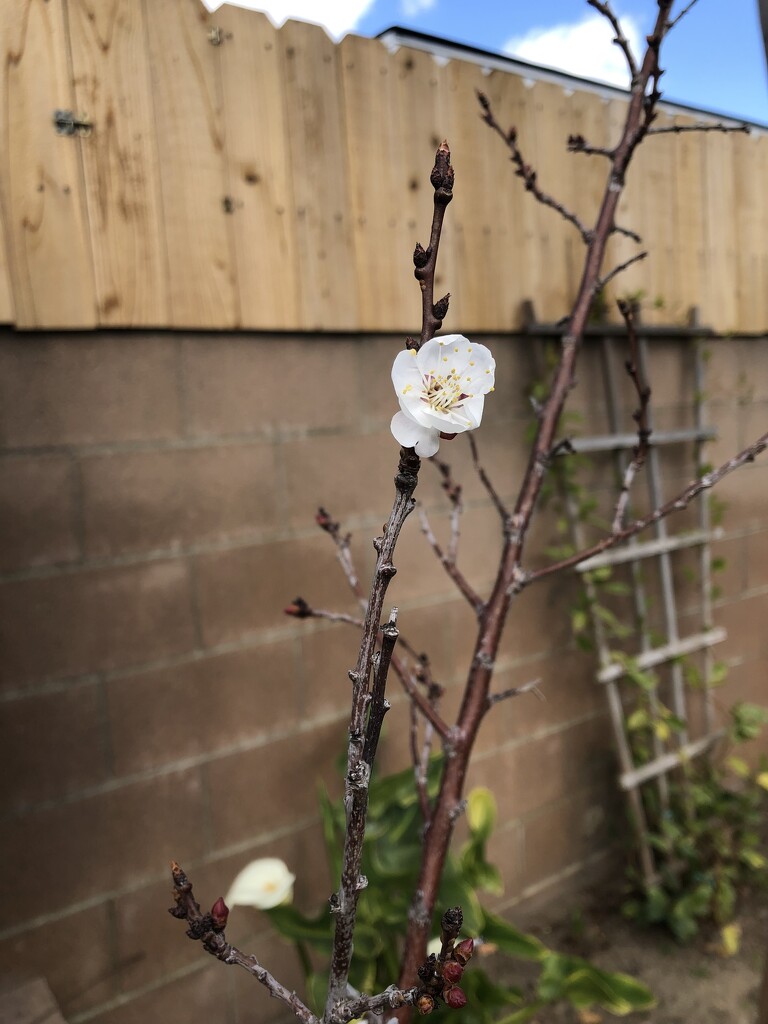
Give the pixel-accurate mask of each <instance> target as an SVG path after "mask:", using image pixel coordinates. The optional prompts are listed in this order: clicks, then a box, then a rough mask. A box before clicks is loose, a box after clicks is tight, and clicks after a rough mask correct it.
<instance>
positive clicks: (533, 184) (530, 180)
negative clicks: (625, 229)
mask: <svg viewBox="0 0 768 1024" xmlns="http://www.w3.org/2000/svg"><path fill="white" fill-rule="evenodd" d="M477 98H478V100H479V101H480V106H481V107H482V108H483V113H482V114H481V115H480V116H481V117H482V119H483V120H484V121H485V123H486V124H487V125H488V126H489V127H490V128H492V129H493V130H494V131H495V132H496V134H497V135H498V136H499V137H500V138H501V139H503V140H504V144H505V145H506V147H507V149H508V150H509V153H510V156H509V159H510V160H511V161H512V163H513V164H514V165H515V167H516V168H517V169H516V171H515V174H516V175H517V177H518V178H522V179H523V183H524V185H525V190H526V192H530V193H531V194H532V195H533V196H534V197H535V198H536V199H537V200H538V201H539V202H540V203H541V204H542V205H543V206H548V207H550V209H552V210H555V211H556V212H557V213H559V214H560V216H561V217H562V218H563V219H564V220H567V221H568V223H569V224H573V226H574V227H575V228H576V230H577V231H578V232H579V234H580V235H581V240H582V242H584V244H585V245H589V243H590V240H591V237H592V232H591V231H590V230H589V229H588V228H587V226H586V225H585V224H584V222H583V221H581V220H580V219H579V217H577V216H576V214H575V213H573V211H572V210H569V209H568V208H567V207H566V206H563V204H562V203H560V202H558V201H557V200H556V199H555V198H554V197H553V196H550V195H548V194H547V193H546V192H543V191H542V190H541V189H540V188H539V184H538V180H537V175H536V171H535V170H534V169H533V168H532V167H531V165H530V164H527V163H526V162H525V160H524V159H523V155H522V153H521V152H520V148H519V146H518V145H517V129H516V128H510V129H509V131H508V132H505V131H504V129H503V128H502V127H501V125H500V124H499V122H498V121H497V120H496V118H495V117H494V116H493V111H492V110H491V105H490V103H489V102H488V97H487V96H486V95H485V93H482V92H478V93H477Z"/></svg>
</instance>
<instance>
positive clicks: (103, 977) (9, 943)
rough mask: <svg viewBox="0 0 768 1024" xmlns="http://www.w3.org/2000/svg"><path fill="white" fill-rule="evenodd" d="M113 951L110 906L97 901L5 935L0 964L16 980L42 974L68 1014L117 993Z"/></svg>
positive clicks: (103, 1000) (72, 1013) (79, 1010)
mask: <svg viewBox="0 0 768 1024" xmlns="http://www.w3.org/2000/svg"><path fill="white" fill-rule="evenodd" d="M17 923H18V922H17ZM111 949H112V935H111V926H110V915H109V906H108V904H107V903H101V904H99V906H96V907H90V908H89V909H88V910H81V911H78V912H75V913H73V914H68V915H67V916H66V917H62V918H58V919H57V920H55V921H47V922H46V923H45V924H43V925H40V926H39V927H37V928H31V929H29V930H28V931H24V932H21V933H20V934H17V935H14V936H13V938H9V939H4V940H3V941H2V942H0V962H2V964H3V971H4V974H6V975H8V974H11V975H13V977H14V978H18V979H22V978H27V977H28V978H34V977H43V978H45V979H46V981H47V982H48V985H49V986H50V988H51V991H52V992H53V994H54V997H55V998H56V1002H57V1003H58V1004H59V1006H60V1008H61V1012H62V1014H64V1015H65V1016H66V1017H71V1016H72V1015H74V1014H76V1013H81V1012H83V1011H85V1010H89V1009H91V1008H92V1007H94V1006H98V1005H99V1004H100V1003H103V1002H106V1001H107V1000H108V999H110V998H111V997H112V996H113V995H114V994H115V993H116V987H115V974H114V967H113V963H112V952H111Z"/></svg>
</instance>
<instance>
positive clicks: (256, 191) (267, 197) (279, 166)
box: [215, 4, 300, 329]
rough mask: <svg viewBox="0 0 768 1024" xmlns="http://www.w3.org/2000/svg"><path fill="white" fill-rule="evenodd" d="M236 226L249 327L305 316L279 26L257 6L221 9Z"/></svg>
mask: <svg viewBox="0 0 768 1024" xmlns="http://www.w3.org/2000/svg"><path fill="white" fill-rule="evenodd" d="M215 22H216V25H217V26H218V28H219V29H220V31H221V33H222V42H221V45H220V47H219V52H220V55H221V80H222V94H223V101H224V102H223V115H224V124H225V129H226V153H227V158H228V164H229V169H230V170H229V173H230V191H231V194H232V198H233V200H234V211H233V216H232V218H231V227H232V231H233V235H234V246H235V257H236V260H237V277H238V281H239V282H240V316H241V324H242V326H243V327H249V328H260V329H285V328H290V327H294V326H295V325H296V324H297V323H298V322H299V319H300V316H299V293H298V287H299V282H298V269H297V254H296V224H295V215H294V206H293V194H292V192H291V188H290V152H289V146H288V126H287V111H286V107H285V95H284V88H283V75H282V67H281V60H280V47H279V40H278V33H277V29H276V28H275V27H274V26H273V25H272V22H271V21H270V20H269V19H268V18H265V17H263V16H262V15H260V14H257V13H255V12H254V11H249V10H246V9H245V8H243V7H233V6H231V5H229V4H225V5H224V6H223V7H221V8H220V9H219V10H218V11H216V15H215Z"/></svg>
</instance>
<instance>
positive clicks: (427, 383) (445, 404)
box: [421, 370, 468, 412]
mask: <svg viewBox="0 0 768 1024" xmlns="http://www.w3.org/2000/svg"><path fill="white" fill-rule="evenodd" d="M467 397H468V396H467V395H465V394H464V392H463V391H462V390H461V382H460V380H459V378H458V376H457V375H456V374H455V372H454V371H453V370H451V372H450V373H449V374H448V376H447V377H446V376H443V374H438V375H437V376H434V375H432V374H430V375H429V376H428V377H425V378H424V391H423V393H422V395H421V400H422V402H426V403H427V405H428V406H429V407H430V408H431V409H434V410H435V412H448V410H449V409H458V408H460V407H461V403H462V401H463V400H464V399H465V398H467Z"/></svg>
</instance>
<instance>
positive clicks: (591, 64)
mask: <svg viewBox="0 0 768 1024" xmlns="http://www.w3.org/2000/svg"><path fill="white" fill-rule="evenodd" d="M204 2H205V3H206V6H208V7H209V8H211V9H215V8H217V7H218V6H219V5H220V0H204ZM236 2H237V3H238V4H239V6H242V7H254V8H256V9H257V10H266V11H267V12H268V13H269V14H270V16H271V17H272V19H273V21H274V22H275V23H276V24H281V23H282V21H283V20H284V19H285V18H286V17H297V18H302V19H304V20H307V21H315V22H319V23H321V24H325V25H326V27H327V28H328V30H329V32H330V34H331V35H333V36H334V37H336V38H340V37H341V36H342V35H344V34H345V33H346V32H357V33H359V34H360V35H376V34H377V33H378V32H380V31H382V30H383V29H385V28H389V27H390V26H391V25H401V26H404V27H407V28H413V29H417V30H419V31H420V32H427V33H429V34H430V35H436V36H443V37H445V38H447V39H451V40H455V41H457V42H462V43H469V44H471V45H472V46H478V47H480V48H482V49H486V50H492V51H496V52H507V53H510V54H511V55H513V56H521V57H524V58H525V59H528V60H532V61H534V62H535V63H540V64H549V65H555V66H564V70H567V71H571V72H572V73H575V74H584V75H587V74H589V76H590V77H594V78H600V77H602V78H605V79H606V80H609V81H616V75H617V74H619V75H621V74H622V72H623V69H622V67H621V63H620V61H619V58H620V56H621V55H620V54H618V50H617V48H616V47H612V46H611V45H610V38H609V37H606V35H605V32H606V28H605V27H604V26H602V25H601V24H600V23H601V22H602V21H603V20H604V19H602V18H600V16H599V15H598V14H596V12H594V11H593V10H592V9H591V8H589V7H588V6H587V4H586V2H585V0H537V2H536V3H529V2H524V0H472V2H467V0H236ZM675 6H676V7H682V6H684V3H683V2H682V0H678V3H677V4H676V5H675ZM615 9H616V10H617V12H618V13H619V15H620V16H622V18H626V19H627V26H628V29H629V31H628V35H630V38H632V36H633V35H634V37H635V38H636V39H641V38H642V37H643V36H644V35H645V33H647V32H648V30H649V28H650V26H651V23H652V19H653V16H654V12H655V10H656V4H655V2H654V0H615ZM665 46H666V57H665V60H664V65H665V67H667V68H668V72H667V74H666V75H665V77H664V80H663V88H664V92H665V96H666V98H668V99H670V100H678V101H679V102H681V103H687V104H690V105H692V106H697V107H704V108H706V109H709V110H715V111H721V112H723V113H727V114H732V115H735V116H738V117H744V118H749V119H751V120H754V121H759V122H763V123H767V124H768V75H767V74H766V66H765V57H764V54H763V47H762V38H761V34H760V25H759V20H758V13H757V0H699V2H698V3H697V4H696V6H695V7H694V8H693V9H692V10H691V12H690V13H689V14H688V15H687V16H686V17H685V18H684V19H683V20H682V21H681V22H680V24H679V25H678V27H677V28H676V29H675V31H674V32H673V33H672V35H671V36H670V38H669V40H668V42H667V43H666V44H665ZM579 58H581V60H580V61H579ZM574 61H575V63H574ZM566 65H568V66H566ZM617 84H618V83H617Z"/></svg>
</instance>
